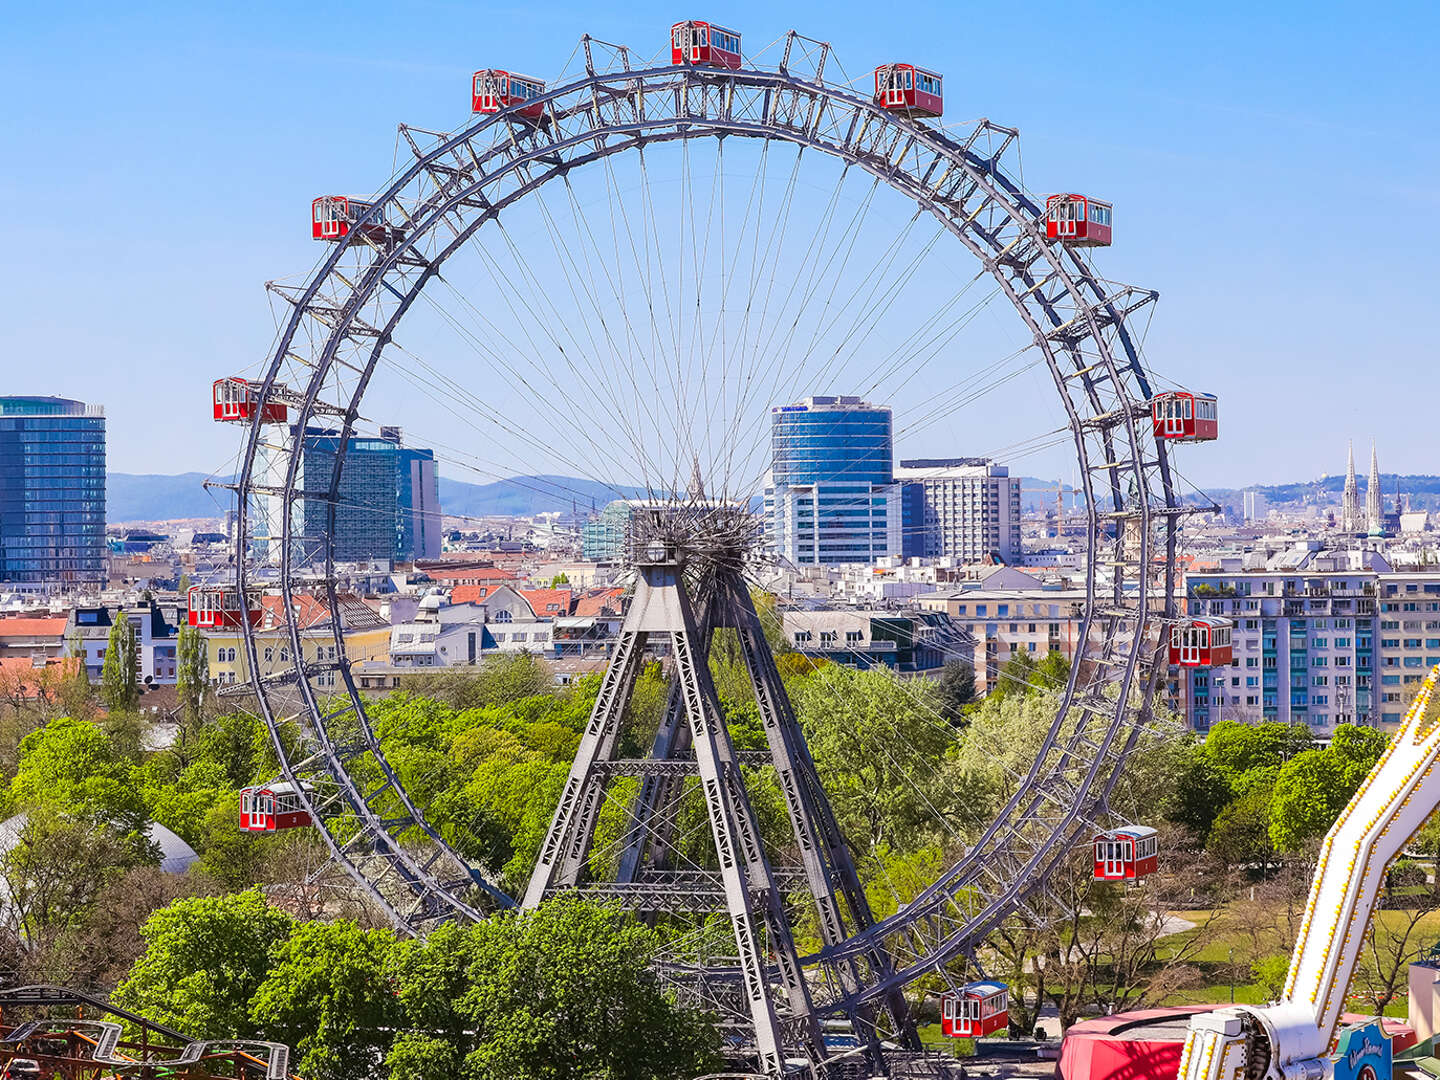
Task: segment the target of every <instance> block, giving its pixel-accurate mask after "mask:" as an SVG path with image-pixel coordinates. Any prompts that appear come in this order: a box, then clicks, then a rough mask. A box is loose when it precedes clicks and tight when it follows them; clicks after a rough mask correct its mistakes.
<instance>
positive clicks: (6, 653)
mask: <svg viewBox="0 0 1440 1080" xmlns="http://www.w3.org/2000/svg"><path fill="white" fill-rule="evenodd" d="M67 622H68V620H67V619H66V617H65V616H64V615H39V616H37V615H10V616H7V617H5V618H0V660H5V659H9V658H11V657H19V658H24V659H27V660H28V659H30V658H32V657H36V656H39V657H53V656H59V655H60V654H61V653H63V652H64V651H65V627H66V624H67Z"/></svg>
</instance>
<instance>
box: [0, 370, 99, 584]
mask: <svg viewBox="0 0 1440 1080" xmlns="http://www.w3.org/2000/svg"><path fill="white" fill-rule="evenodd" d="M0 581H7V582H16V583H23V584H26V585H34V586H59V587H62V588H96V587H99V586H101V585H103V584H104V582H105V414H104V411H103V410H102V409H101V407H100V406H98V405H87V404H85V403H84V402H83V401H74V400H71V399H69V398H58V397H0Z"/></svg>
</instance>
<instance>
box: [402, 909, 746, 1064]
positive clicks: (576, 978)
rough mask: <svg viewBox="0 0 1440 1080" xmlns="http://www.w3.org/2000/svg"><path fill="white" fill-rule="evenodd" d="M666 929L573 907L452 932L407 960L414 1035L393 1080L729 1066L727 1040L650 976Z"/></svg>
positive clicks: (440, 933) (405, 990)
mask: <svg viewBox="0 0 1440 1080" xmlns="http://www.w3.org/2000/svg"><path fill="white" fill-rule="evenodd" d="M659 944H660V938H659V937H658V935H657V934H656V933H655V931H653V930H651V929H649V928H648V927H645V926H643V925H641V924H640V923H639V922H637V921H636V920H635V919H634V918H633V917H631V916H630V915H628V914H626V913H624V912H622V911H620V910H619V909H617V908H615V907H610V906H597V905H593V904H587V903H585V902H583V901H580V900H578V899H574V898H561V899H557V900H554V901H551V902H550V903H548V904H545V905H543V906H541V907H540V908H539V909H537V910H535V911H529V912H524V913H521V914H509V913H507V914H503V915H499V916H496V917H494V918H492V919H489V920H486V921H485V922H481V923H474V924H471V925H468V926H455V925H450V926H446V927H442V928H440V929H439V930H437V931H436V932H435V933H433V934H432V935H430V937H429V938H428V939H427V940H425V941H423V942H421V941H411V942H405V943H404V944H402V945H401V946H400V947H399V949H398V950H397V951H396V963H395V965H394V971H395V985H396V991H397V993H398V994H399V997H400V1001H401V1003H402V1004H403V1005H404V1006H405V1009H406V1012H407V1014H408V1017H409V1024H410V1027H409V1029H408V1030H406V1031H404V1032H402V1033H401V1034H400V1035H399V1036H398V1037H397V1038H396V1040H395V1043H394V1046H393V1047H392V1049H391V1051H390V1055H389V1059H388V1064H389V1067H390V1077H391V1080H531V1078H533V1080H541V1078H543V1080H592V1078H596V1080H666V1078H671V1077H673V1078H676V1080H679V1078H681V1077H691V1076H695V1075H697V1074H698V1073H703V1072H706V1071H709V1070H711V1069H713V1068H715V1067H717V1065H718V1053H717V1052H718V1049H719V1038H718V1034H717V1032H716V1029H715V1028H714V1026H713V1025H712V1024H711V1023H710V1022H709V1021H708V1019H707V1018H706V1017H705V1016H704V1015H703V1014H700V1013H696V1012H693V1011H690V1010H687V1009H683V1008H681V1007H679V1006H677V1005H676V1004H675V1003H674V1002H672V1001H671V1000H670V999H669V998H668V997H667V996H666V995H665V994H664V993H663V992H662V991H661V988H660V986H659V984H658V983H657V982H656V980H655V977H654V974H653V973H652V972H651V971H650V969H649V966H648V965H649V962H650V959H651V958H652V957H653V956H654V954H655V951H656V949H657V948H658V947H659Z"/></svg>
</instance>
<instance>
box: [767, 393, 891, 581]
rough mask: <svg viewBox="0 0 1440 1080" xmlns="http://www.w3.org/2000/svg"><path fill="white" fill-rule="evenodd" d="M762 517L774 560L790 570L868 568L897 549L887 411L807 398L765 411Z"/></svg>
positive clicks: (851, 400) (854, 401)
mask: <svg viewBox="0 0 1440 1080" xmlns="http://www.w3.org/2000/svg"><path fill="white" fill-rule="evenodd" d="M770 441H771V468H770V475H769V477H768V482H767V484H766V488H765V514H766V519H767V524H768V526H769V532H770V541H771V546H772V547H773V549H774V551H775V554H776V555H778V556H779V557H780V558H782V559H786V560H789V561H790V562H792V563H795V564H797V565H807V564H808V565H814V564H819V563H852V562H870V561H872V560H873V559H876V558H879V557H881V556H884V555H898V554H900V549H901V510H900V488H899V487H898V486H897V485H896V484H895V483H894V476H893V475H892V474H893V472H894V469H893V465H894V440H893V438H892V433H891V414H890V410H889V409H888V408H885V407H884V406H880V405H871V404H870V403H868V402H865V401H862V400H861V399H860V398H858V397H812V398H806V399H805V400H804V401H801V402H797V403H796V404H794V405H780V406H777V407H775V408H773V409H771V410H770Z"/></svg>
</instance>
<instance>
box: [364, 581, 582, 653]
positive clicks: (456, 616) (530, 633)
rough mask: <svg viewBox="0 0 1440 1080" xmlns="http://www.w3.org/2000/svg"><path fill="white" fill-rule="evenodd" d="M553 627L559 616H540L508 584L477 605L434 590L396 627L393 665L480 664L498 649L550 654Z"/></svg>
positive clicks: (391, 649) (391, 644)
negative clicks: (455, 601)
mask: <svg viewBox="0 0 1440 1080" xmlns="http://www.w3.org/2000/svg"><path fill="white" fill-rule="evenodd" d="M542 591H547V592H548V591H551V590H542ZM567 597H568V593H567ZM567 604H568V601H567ZM554 631H555V616H553V615H551V616H540V615H538V614H537V613H536V611H535V609H534V608H532V607H531V605H530V602H529V601H528V600H527V599H526V598H525V597H524V596H522V595H521V594H520V593H519V592H517V591H516V590H515V589H512V588H510V587H509V586H508V585H505V586H501V587H499V588H498V589H496V590H494V591H493V592H491V593H490V595H489V596H488V597H487V598H486V599H485V601H484V602H482V603H474V604H449V603H446V602H445V599H444V597H443V596H441V595H440V594H438V593H432V594H431V595H429V596H426V597H425V598H424V599H423V600H421V602H420V608H419V610H418V611H417V612H416V613H415V618H414V619H413V620H412V621H410V622H408V623H401V624H399V625H397V626H395V627H393V628H392V629H391V631H390V665H391V667H392V668H393V669H395V670H399V669H402V668H436V667H460V666H468V665H473V664H478V663H479V662H480V661H481V660H482V659H483V658H484V657H486V656H490V655H494V654H495V653H518V652H531V653H536V654H539V655H542V656H546V655H549V654H550V651H551V648H552V645H553V635H554Z"/></svg>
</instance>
